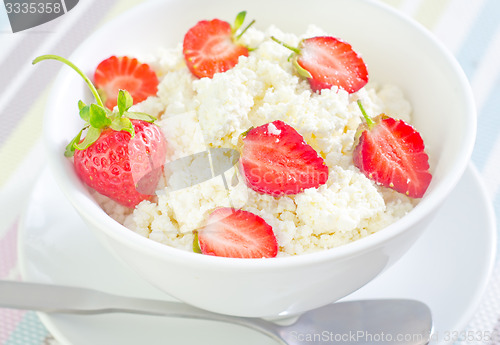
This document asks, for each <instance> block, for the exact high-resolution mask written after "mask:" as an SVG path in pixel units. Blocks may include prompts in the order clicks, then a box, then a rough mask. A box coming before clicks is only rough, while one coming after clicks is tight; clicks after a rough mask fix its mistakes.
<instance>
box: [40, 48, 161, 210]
mask: <svg viewBox="0 0 500 345" xmlns="http://www.w3.org/2000/svg"><path fill="white" fill-rule="evenodd" d="M48 59H52V60H57V61H61V62H63V63H65V64H66V65H68V66H70V67H71V68H73V69H74V70H75V71H76V72H77V73H78V74H79V75H80V76H81V77H82V78H83V79H84V80H85V82H86V84H87V85H88V86H89V88H90V91H91V92H92V94H93V95H94V97H95V99H96V103H93V104H90V105H86V104H85V103H83V102H82V101H79V102H78V108H79V109H80V117H81V119H82V120H83V121H84V122H85V126H84V127H83V129H82V130H81V131H80V132H79V133H78V134H77V135H76V136H75V137H74V138H73V139H72V140H71V141H70V143H69V144H68V145H67V146H66V152H65V153H64V154H65V156H67V157H71V156H74V167H75V171H76V174H77V175H78V176H79V177H80V179H81V180H82V181H83V182H84V183H85V184H86V185H88V186H89V187H91V188H93V189H95V190H96V191H97V192H99V193H101V194H103V195H106V196H108V197H110V198H111V199H113V200H115V201H116V202H118V203H120V204H122V205H124V206H127V207H134V206H135V205H137V204H138V203H139V202H141V201H143V200H146V199H151V198H152V196H153V194H154V191H155V190H156V186H157V184H158V181H159V179H160V176H161V174H162V171H163V165H164V164H165V158H166V154H167V142H166V140H165V137H164V136H163V134H162V133H161V130H160V128H159V127H158V126H156V125H154V124H153V123H152V122H153V121H154V120H155V118H154V117H152V116H150V115H148V114H144V113H138V112H131V111H129V108H130V107H131V106H132V105H133V103H134V101H133V99H132V97H131V96H130V94H129V93H128V92H127V91H124V90H120V91H119V92H118V97H117V101H116V103H117V105H118V107H117V109H113V111H111V110H109V109H108V108H106V107H105V106H104V104H103V102H102V99H101V98H100V96H99V92H98V91H97V89H96V88H95V86H94V85H93V84H92V82H91V81H90V80H89V78H88V77H87V76H86V75H85V74H84V73H83V72H82V71H81V70H80V69H78V67H76V66H75V65H73V64H72V63H71V62H69V61H68V60H66V59H64V58H62V57H60V56H57V55H43V56H39V57H38V58H36V59H35V60H34V61H33V63H34V64H35V63H37V62H39V61H42V60H48ZM83 132H85V137H84V139H81V137H82V134H83Z"/></svg>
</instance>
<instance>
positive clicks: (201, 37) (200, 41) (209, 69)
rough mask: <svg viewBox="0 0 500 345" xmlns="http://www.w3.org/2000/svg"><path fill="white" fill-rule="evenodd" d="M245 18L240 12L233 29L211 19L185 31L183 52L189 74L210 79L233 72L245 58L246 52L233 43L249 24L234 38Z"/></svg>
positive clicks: (245, 48)
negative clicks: (239, 59) (241, 58)
mask: <svg viewBox="0 0 500 345" xmlns="http://www.w3.org/2000/svg"><path fill="white" fill-rule="evenodd" d="M245 15H246V12H240V13H239V14H238V16H237V17H236V21H235V24H234V26H233V27H231V24H229V23H228V22H225V21H222V20H219V19H213V20H211V21H207V20H202V21H200V22H198V23H197V24H196V25H195V26H193V27H192V28H191V29H189V31H188V32H187V33H186V35H185V36H184V46H183V51H184V59H185V61H186V65H187V67H188V68H189V70H190V71H191V73H193V74H194V75H195V76H196V77H198V78H203V77H208V78H212V77H213V76H214V74H215V73H221V72H225V71H227V70H229V69H231V68H233V67H234V66H235V65H236V64H237V63H238V58H239V57H240V56H248V48H247V47H245V46H243V45H241V44H238V43H237V41H238V38H239V37H241V35H242V34H243V33H244V32H245V31H246V30H247V29H248V27H250V25H252V24H253V22H252V23H250V25H248V26H247V27H246V28H245V29H244V30H243V31H242V32H241V33H240V34H238V36H235V34H236V32H237V31H238V29H239V28H240V26H241V25H242V24H243V21H244V20H245Z"/></svg>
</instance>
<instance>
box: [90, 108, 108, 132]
mask: <svg viewBox="0 0 500 345" xmlns="http://www.w3.org/2000/svg"><path fill="white" fill-rule="evenodd" d="M89 122H90V125H91V126H92V127H94V128H104V127H106V126H109V125H110V124H111V120H110V119H109V118H108V116H107V112H106V110H104V108H103V107H100V106H98V105H97V104H94V103H92V104H91V105H90V119H89Z"/></svg>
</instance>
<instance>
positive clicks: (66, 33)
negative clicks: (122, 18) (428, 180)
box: [0, 0, 500, 345]
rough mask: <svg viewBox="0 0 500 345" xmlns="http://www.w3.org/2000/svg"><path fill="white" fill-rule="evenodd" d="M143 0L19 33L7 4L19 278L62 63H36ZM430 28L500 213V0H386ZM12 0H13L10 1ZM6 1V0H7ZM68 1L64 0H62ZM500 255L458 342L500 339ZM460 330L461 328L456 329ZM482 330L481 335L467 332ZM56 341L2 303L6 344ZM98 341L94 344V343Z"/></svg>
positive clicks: (1, 23)
mask: <svg viewBox="0 0 500 345" xmlns="http://www.w3.org/2000/svg"><path fill="white" fill-rule="evenodd" d="M142 1H143V0H120V1H118V0H85V1H83V0H82V1H80V2H79V3H78V6H76V7H75V9H73V10H71V11H68V12H67V13H66V14H65V15H63V16H61V17H59V18H57V19H55V20H53V21H50V22H47V23H46V24H43V25H40V26H37V27H34V28H32V29H30V30H27V31H25V32H17V33H15V34H13V33H12V31H11V29H10V26H9V21H8V17H7V10H6V8H4V7H3V6H2V5H0V47H1V49H0V81H1V82H0V123H1V124H2V125H1V126H0V210H9V211H8V212H5V214H1V216H0V279H19V278H20V275H19V270H18V266H17V251H16V239H17V225H18V221H19V215H20V213H21V212H22V209H23V207H24V205H25V204H26V201H27V198H28V196H29V191H30V189H31V187H32V186H33V183H34V182H35V181H36V178H37V175H38V173H39V171H40V168H41V167H42V166H43V164H44V155H43V150H42V149H41V147H40V146H41V144H40V128H41V122H42V113H43V109H44V106H45V100H46V97H47V93H48V90H49V89H50V86H51V85H50V83H51V81H52V80H53V78H54V76H55V75H56V73H57V71H58V69H59V68H61V67H60V66H59V65H57V64H47V65H46V66H44V68H40V69H35V70H34V69H33V68H30V67H31V66H30V61H31V59H32V58H33V57H34V56H37V55H40V54H38V52H40V53H45V52H47V51H50V52H54V53H56V54H59V55H62V56H69V55H70V54H71V53H72V51H73V50H74V49H75V48H76V47H77V46H78V45H79V43H80V42H81V41H82V40H84V39H85V38H86V37H87V36H88V35H89V34H91V33H92V32H93V31H95V30H96V29H97V28H98V27H99V26H101V25H102V24H103V23H105V22H106V21H109V20H110V19H112V18H114V17H115V16H117V15H119V14H120V13H122V12H123V11H125V10H127V9H129V8H131V7H133V6H134V5H136V4H138V3H140V2H142ZM380 1H383V2H385V3H388V4H389V5H391V6H393V7H395V8H396V9H398V10H400V11H401V12H403V13H405V14H407V15H408V16H411V17H413V18H415V19H416V20H418V21H419V22H421V23H422V24H423V25H425V26H426V27H427V28H428V29H430V30H431V31H432V32H433V33H434V34H435V35H436V36H437V38H438V39H440V40H441V41H442V42H443V43H444V44H445V45H446V46H447V47H448V49H449V50H450V51H451V52H452V53H453V54H454V55H455V56H456V58H457V60H458V62H459V63H460V64H461V66H462V68H463V69H464V71H465V73H466V75H467V77H468V78H469V81H470V83H471V86H472V89H473V92H474V96H475V99H476V105H477V111H478V136H477V142H476V146H475V149H474V152H473V156H472V161H473V163H474V164H475V166H476V167H477V168H478V170H479V171H480V173H481V175H482V178H483V180H484V182H485V184H486V185H487V186H488V188H487V192H488V194H489V197H490V198H491V200H492V203H493V205H494V208H495V212H496V214H497V216H498V215H499V214H500V193H499V188H500V174H499V171H500V107H499V106H498V101H500V0H380ZM11 2H12V1H11ZM5 3H7V0H5ZM63 3H64V1H63ZM464 283H465V281H464ZM499 316H500V261H497V266H496V268H495V270H494V274H493V277H492V280H491V282H490V284H489V287H488V289H487V291H486V293H485V295H484V297H483V301H482V303H481V304H480V305H479V306H478V310H477V313H476V314H475V316H474V317H473V319H472V320H471V321H470V323H469V325H468V326H467V328H466V330H464V331H463V332H462V334H463V335H464V336H463V337H462V338H463V339H460V340H459V341H457V343H456V344H500V320H499ZM456 331H461V330H456ZM471 334H476V335H477V336H471V337H467V335H471ZM40 344H53V345H56V344H57V342H56V341H55V340H54V339H53V338H52V337H51V335H50V334H49V333H48V332H47V330H46V329H45V328H44V326H43V325H42V324H41V322H40V321H39V319H38V317H37V316H36V314H35V313H33V312H24V311H15V310H8V309H1V308H0V345H40ZM89 345H91V344H89Z"/></svg>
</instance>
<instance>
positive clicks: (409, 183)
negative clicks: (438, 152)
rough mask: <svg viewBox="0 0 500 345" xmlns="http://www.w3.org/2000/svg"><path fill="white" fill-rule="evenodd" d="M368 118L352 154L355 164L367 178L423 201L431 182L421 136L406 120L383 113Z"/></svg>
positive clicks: (359, 103) (365, 115) (361, 127)
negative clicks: (373, 117)
mask: <svg viewBox="0 0 500 345" xmlns="http://www.w3.org/2000/svg"><path fill="white" fill-rule="evenodd" d="M358 105H359V107H360V109H361V112H362V113H363V116H364V117H365V121H366V122H365V123H363V124H361V126H360V128H359V130H358V133H360V134H359V135H360V136H359V139H358V143H357V144H356V146H355V148H354V152H353V160H354V165H355V166H356V167H358V168H359V170H360V171H361V172H363V173H364V174H365V175H366V176H367V177H368V178H370V179H371V180H373V181H375V182H377V183H378V184H380V185H382V186H384V187H388V188H392V189H394V190H396V191H398V192H400V193H403V194H406V195H408V196H409V197H412V198H421V197H422V196H423V195H424V193H425V191H426V190H427V188H428V187H429V184H430V183H431V180H432V175H431V173H430V172H429V157H428V156H427V154H426V153H425V151H424V150H425V145H424V141H423V140H422V137H421V136H420V133H418V132H417V131H416V130H415V128H413V127H412V126H411V125H409V124H407V123H406V122H404V121H403V120H396V119H393V118H392V117H388V116H386V115H384V114H381V115H379V116H377V117H376V118H375V119H373V120H372V119H371V118H370V117H369V116H368V115H367V114H366V112H365V110H364V109H363V106H362V104H361V102H360V101H358Z"/></svg>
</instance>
